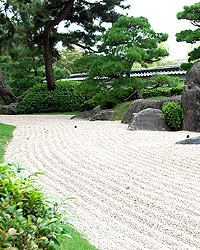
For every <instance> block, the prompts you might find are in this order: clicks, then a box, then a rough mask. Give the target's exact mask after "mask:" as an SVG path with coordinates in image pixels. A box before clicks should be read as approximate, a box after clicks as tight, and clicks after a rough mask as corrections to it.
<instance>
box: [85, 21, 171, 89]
mask: <svg viewBox="0 0 200 250" xmlns="http://www.w3.org/2000/svg"><path fill="white" fill-rule="evenodd" d="M167 38H168V35H167V34H163V33H156V32H154V31H153V30H152V29H151V26H150V24H149V22H148V20H147V19H146V18H145V17H137V18H134V17H127V16H123V17H120V18H119V20H118V21H117V22H116V23H114V24H113V26H112V27H111V28H110V29H108V30H107V31H106V32H104V33H103V34H102V35H100V36H97V40H98V41H99V43H100V44H99V45H98V46H97V48H98V52H99V54H94V53H93V54H89V55H87V57H89V58H90V59H92V60H90V62H89V63H88V64H87V67H88V73H89V77H88V79H87V82H86V83H87V85H91V86H92V85H93V86H95V87H96V86H99V87H101V88H104V89H107V90H108V89H115V88H121V87H124V86H126V87H129V86H132V87H133V86H134V87H135V88H136V89H138V85H141V82H140V81H139V79H136V78H135V79H133V78H131V77H130V73H131V68H132V65H133V63H139V64H140V65H141V66H142V67H146V66H147V64H149V63H153V62H155V61H159V60H160V59H161V58H162V57H164V56H167V55H168V52H167V51H166V50H165V48H159V47H158V45H159V44H160V43H161V42H163V41H166V40H167ZM82 61H85V58H84V57H83V59H82ZM138 94H139V93H138Z"/></svg>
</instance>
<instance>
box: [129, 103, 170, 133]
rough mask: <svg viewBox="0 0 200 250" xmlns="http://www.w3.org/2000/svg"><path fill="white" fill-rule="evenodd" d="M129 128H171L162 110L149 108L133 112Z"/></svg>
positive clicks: (154, 129) (158, 129) (165, 129)
mask: <svg viewBox="0 0 200 250" xmlns="http://www.w3.org/2000/svg"><path fill="white" fill-rule="evenodd" d="M128 130H152V131H169V130H170V128H169V127H168V125H167V124H166V122H165V119H164V117H163V114H162V111H161V110H159V109H153V108H147V109H144V110H142V111H140V112H138V113H134V114H133V117H132V120H131V122H130V124H129V126H128Z"/></svg>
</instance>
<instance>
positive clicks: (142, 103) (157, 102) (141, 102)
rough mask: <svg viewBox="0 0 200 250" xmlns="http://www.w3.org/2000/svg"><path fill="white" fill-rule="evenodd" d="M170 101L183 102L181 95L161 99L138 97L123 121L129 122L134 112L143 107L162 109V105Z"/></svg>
mask: <svg viewBox="0 0 200 250" xmlns="http://www.w3.org/2000/svg"><path fill="white" fill-rule="evenodd" d="M168 101H177V102H180V103H181V96H172V97H165V98H160V99H156V98H155V99H138V100H136V101H134V102H133V103H131V104H130V106H129V108H128V110H127V112H126V114H125V115H124V117H123V119H122V123H126V124H129V123H130V121H131V119H132V114H133V113H138V112H140V111H142V110H143V109H147V108H154V109H160V110H162V105H163V103H165V102H168Z"/></svg>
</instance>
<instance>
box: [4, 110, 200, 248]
mask: <svg viewBox="0 0 200 250" xmlns="http://www.w3.org/2000/svg"><path fill="white" fill-rule="evenodd" d="M69 118H70V116H64V115H57V116H55V115H53V116H50V115H47V116H39V115H37V116H34V115H31V116H23V115H20V116H4V115H1V116H0V122H3V123H7V124H12V125H16V126H17V128H16V130H15V131H14V137H13V139H12V141H11V143H10V144H9V145H8V147H7V150H6V154H5V160H14V159H15V158H18V159H20V161H22V162H25V163H27V166H26V171H27V172H28V173H33V172H36V171H37V172H38V171H39V172H44V173H45V175H44V176H40V177H39V181H40V183H41V184H42V186H43V189H44V191H45V192H47V193H50V194H55V195H56V196H65V195H66V194H70V195H71V196H73V197H76V200H74V201H71V202H70V205H71V206H70V207H68V208H67V209H69V212H70V214H71V215H73V216H74V217H76V218H79V221H78V222H74V225H75V227H76V228H77V229H78V230H79V231H80V232H81V233H83V234H84V235H85V236H86V237H87V238H88V239H89V240H90V242H91V243H92V244H94V245H95V246H96V247H98V248H99V249H101V250H135V249H200V154H199V151H200V150H199V147H200V146H199V145H176V144H175V142H176V141H178V140H182V139H185V138H186V135H187V134H188V133H189V132H187V131H180V132H151V131H128V130H127V125H126V124H121V123H120V122H118V121H117V122H106V121H105V122H102V121H95V122H89V121H75V120H70V119H69ZM75 126H76V127H75ZM189 134H190V137H193V136H197V135H198V134H197V133H191V132H190V133H189Z"/></svg>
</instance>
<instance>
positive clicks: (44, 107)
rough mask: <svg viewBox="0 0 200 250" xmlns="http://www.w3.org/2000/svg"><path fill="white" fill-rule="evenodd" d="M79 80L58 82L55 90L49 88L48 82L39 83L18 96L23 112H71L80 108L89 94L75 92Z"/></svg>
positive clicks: (20, 109)
mask: <svg viewBox="0 0 200 250" xmlns="http://www.w3.org/2000/svg"><path fill="white" fill-rule="evenodd" d="M77 85H79V82H77V81H60V82H57V88H56V90H54V91H49V90H47V84H37V85H35V86H34V87H33V88H30V89H28V90H27V91H26V92H25V93H24V94H23V95H22V96H20V97H19V98H18V103H19V111H20V112H21V113H40V112H69V111H74V110H79V109H80V105H81V104H82V103H84V101H86V100H88V99H89V98H88V96H87V95H83V94H81V95H80V94H78V93H76V92H75V86H77Z"/></svg>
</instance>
